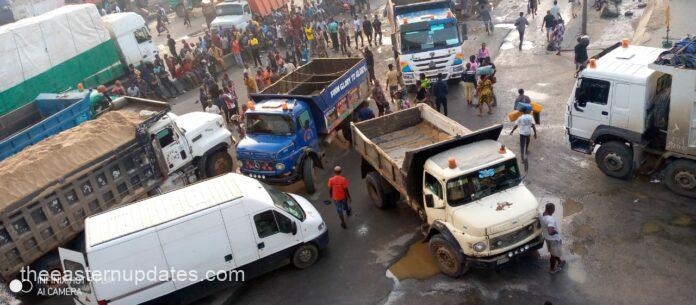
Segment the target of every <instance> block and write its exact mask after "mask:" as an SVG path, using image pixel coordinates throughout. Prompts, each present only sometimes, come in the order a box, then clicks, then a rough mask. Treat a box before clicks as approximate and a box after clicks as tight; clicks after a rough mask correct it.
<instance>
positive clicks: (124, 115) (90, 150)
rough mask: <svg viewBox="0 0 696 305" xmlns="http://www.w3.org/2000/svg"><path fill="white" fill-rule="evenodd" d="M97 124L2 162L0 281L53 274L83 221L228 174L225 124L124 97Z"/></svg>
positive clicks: (200, 114) (85, 125)
mask: <svg viewBox="0 0 696 305" xmlns="http://www.w3.org/2000/svg"><path fill="white" fill-rule="evenodd" d="M111 107H112V108H111V110H109V111H106V112H104V113H103V114H101V115H100V116H99V117H97V118H95V119H93V120H90V121H88V122H85V123H82V124H81V125H79V126H77V127H73V128H71V129H68V130H66V131H63V132H61V133H59V134H57V135H54V136H52V137H49V138H47V139H44V140H42V141H40V142H38V143H36V144H33V145H31V146H29V147H27V148H25V149H24V150H22V151H21V152H19V153H17V154H15V155H14V156H11V157H9V158H7V159H5V160H2V161H0V180H1V181H12V183H3V184H0V255H1V256H2V257H3V259H2V260H0V279H1V280H2V281H3V282H5V283H7V282H9V281H10V280H12V279H13V278H14V277H15V275H16V274H17V272H19V271H20V269H21V268H22V267H24V266H30V267H31V268H32V269H33V270H54V269H55V270H57V269H59V268H60V262H59V261H58V256H57V252H56V249H57V247H60V246H66V245H73V244H75V243H78V244H79V243H81V236H82V235H81V232H82V230H83V228H84V219H85V217H87V216H89V215H92V214H95V213H98V212H101V211H105V210H108V209H110V208H112V207H115V206H119V205H122V204H124V203H128V202H132V201H134V200H136V199H140V198H143V197H146V196H148V195H149V194H154V193H158V192H160V191H165V190H168V189H172V188H175V187H179V186H182V185H186V184H188V183H191V182H193V181H196V180H197V179H201V178H205V177H211V176H215V175H218V174H222V173H225V172H229V171H231V170H232V166H233V164H232V158H231V157H230V155H229V154H228V153H227V150H228V148H229V147H230V146H231V134H230V132H229V131H228V130H227V129H226V128H225V127H224V120H223V118H222V116H220V115H216V114H211V113H204V112H192V113H187V114H184V115H180V116H177V115H175V114H173V113H171V112H169V106H168V104H167V103H164V102H158V101H153V100H147V99H140V98H132V97H121V98H118V99H116V100H114V101H113V103H112V104H111Z"/></svg>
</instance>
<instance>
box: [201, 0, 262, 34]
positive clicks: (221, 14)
mask: <svg viewBox="0 0 696 305" xmlns="http://www.w3.org/2000/svg"><path fill="white" fill-rule="evenodd" d="M215 16H216V17H215V19H213V21H212V22H211V23H210V28H212V29H222V30H226V29H231V28H233V27H234V28H236V29H238V30H240V31H244V29H246V27H247V25H249V22H250V21H251V19H252V18H253V17H252V14H251V8H250V7H249V3H247V2H246V1H234V2H233V1H225V2H221V3H219V4H217V5H216V6H215Z"/></svg>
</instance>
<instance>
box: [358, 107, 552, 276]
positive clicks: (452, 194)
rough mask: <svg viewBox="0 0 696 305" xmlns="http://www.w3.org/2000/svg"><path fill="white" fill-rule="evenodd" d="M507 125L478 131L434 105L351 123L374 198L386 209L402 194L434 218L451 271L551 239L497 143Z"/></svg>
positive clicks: (501, 259)
mask: <svg viewBox="0 0 696 305" xmlns="http://www.w3.org/2000/svg"><path fill="white" fill-rule="evenodd" d="M502 128H503V127H502V125H495V126H491V127H488V128H485V129H482V130H478V131H475V132H472V131H470V130H468V129H466V128H465V127H463V126H462V125H460V124H458V123H457V122H455V121H453V120H451V119H450V118H448V117H446V116H444V115H442V114H440V113H439V112H437V111H436V110H434V109H432V108H431V107H429V106H426V105H418V106H416V107H413V108H410V109H406V110H402V111H398V112H395V113H392V114H389V115H386V116H382V117H379V118H375V119H371V120H367V121H362V122H359V123H353V124H351V129H352V131H353V148H354V149H355V151H356V152H357V153H358V154H360V155H361V156H362V164H361V172H362V176H363V178H364V179H365V184H366V187H367V193H368V195H369V197H370V199H371V200H372V202H373V203H374V204H375V205H376V206H377V207H379V208H385V207H387V206H390V205H393V204H395V203H396V202H397V201H398V200H399V198H400V197H402V198H403V201H404V202H405V203H406V204H407V205H408V206H410V207H411V208H412V209H413V210H414V211H416V212H417V213H418V215H419V216H420V218H421V219H422V220H423V221H425V222H426V223H427V228H426V230H425V234H426V238H425V240H424V242H429V247H430V251H431V253H432V255H433V257H434V258H435V261H436V262H437V264H438V266H439V268H440V271H442V273H444V274H446V275H448V276H451V277H458V276H460V275H462V274H464V273H465V272H466V271H467V270H468V269H469V268H471V267H496V266H499V265H501V264H504V263H507V262H508V261H510V259H512V258H514V257H517V256H519V255H521V254H524V253H527V252H530V251H534V250H536V249H539V248H541V246H542V245H543V239H542V238H541V235H540V234H541V229H540V223H539V214H538V211H537V209H538V202H537V200H536V198H535V197H534V195H533V194H532V193H531V192H530V191H529V190H528V189H527V187H525V185H524V184H523V183H522V180H523V177H522V176H521V175H520V169H519V166H518V164H517V159H516V158H515V155H514V154H513V153H512V151H510V150H508V149H507V148H505V146H503V145H502V144H500V143H499V142H497V139H498V136H499V135H500V132H501V130H502ZM424 228H425V227H424Z"/></svg>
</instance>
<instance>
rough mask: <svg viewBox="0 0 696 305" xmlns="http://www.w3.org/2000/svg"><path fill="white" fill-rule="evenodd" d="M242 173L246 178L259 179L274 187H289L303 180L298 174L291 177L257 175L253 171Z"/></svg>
mask: <svg viewBox="0 0 696 305" xmlns="http://www.w3.org/2000/svg"><path fill="white" fill-rule="evenodd" d="M241 173H242V175H244V176H248V177H251V178H254V179H258V180H261V181H263V182H266V183H268V184H273V185H289V184H293V183H295V182H297V181H300V180H301V178H302V177H300V174H299V173H297V172H290V174H289V175H275V174H272V173H271V174H269V173H255V172H251V171H246V170H241Z"/></svg>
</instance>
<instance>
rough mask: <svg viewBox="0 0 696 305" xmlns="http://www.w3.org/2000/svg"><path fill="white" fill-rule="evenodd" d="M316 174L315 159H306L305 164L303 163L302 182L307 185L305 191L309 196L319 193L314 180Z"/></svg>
mask: <svg viewBox="0 0 696 305" xmlns="http://www.w3.org/2000/svg"><path fill="white" fill-rule="evenodd" d="M315 176H316V172H315V169H314V159H312V157H305V160H304V162H302V180H303V181H304V184H305V191H307V193H309V194H314V192H316V191H317V188H316V186H315V185H314V180H316V179H315V178H316V177H315Z"/></svg>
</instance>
